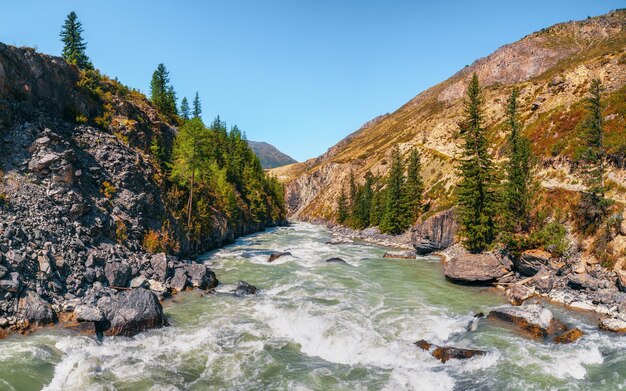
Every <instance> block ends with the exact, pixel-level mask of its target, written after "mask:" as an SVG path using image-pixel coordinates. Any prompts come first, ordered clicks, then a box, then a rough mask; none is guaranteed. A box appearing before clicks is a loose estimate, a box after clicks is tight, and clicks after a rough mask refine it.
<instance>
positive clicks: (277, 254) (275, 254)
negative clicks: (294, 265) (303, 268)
mask: <svg viewBox="0 0 626 391" xmlns="http://www.w3.org/2000/svg"><path fill="white" fill-rule="evenodd" d="M287 255H291V253H290V252H288V251H287V252H280V251H274V252H273V253H271V254H270V257H269V258H267V262H268V263H272V262H274V261H275V260H277V259H278V258H280V257H286V256H287Z"/></svg>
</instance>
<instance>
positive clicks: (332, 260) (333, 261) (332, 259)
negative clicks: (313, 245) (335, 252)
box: [325, 257, 348, 264]
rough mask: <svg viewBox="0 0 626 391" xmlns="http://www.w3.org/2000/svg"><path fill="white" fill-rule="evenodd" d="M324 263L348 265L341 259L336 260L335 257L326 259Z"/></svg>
mask: <svg viewBox="0 0 626 391" xmlns="http://www.w3.org/2000/svg"><path fill="white" fill-rule="evenodd" d="M325 262H328V263H344V264H348V262H346V261H344V260H343V259H341V258H337V257H333V258H329V259H327V260H326V261H325Z"/></svg>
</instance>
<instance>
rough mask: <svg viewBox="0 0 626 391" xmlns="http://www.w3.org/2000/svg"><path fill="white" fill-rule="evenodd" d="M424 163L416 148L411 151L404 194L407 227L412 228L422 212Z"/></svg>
mask: <svg viewBox="0 0 626 391" xmlns="http://www.w3.org/2000/svg"><path fill="white" fill-rule="evenodd" d="M421 169H422V163H421V159H420V155H419V152H418V151H417V149H416V148H413V149H411V154H410V155H409V164H408V168H407V172H406V183H405V186H404V192H403V197H404V198H403V201H404V210H405V213H406V217H405V218H406V221H405V225H407V226H410V225H411V224H413V223H414V222H415V220H416V219H417V217H418V216H419V214H420V212H421V210H422V198H423V195H422V193H423V192H424V183H423V181H422V175H421V173H420V171H421Z"/></svg>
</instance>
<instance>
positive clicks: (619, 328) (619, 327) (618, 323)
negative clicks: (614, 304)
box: [599, 318, 626, 333]
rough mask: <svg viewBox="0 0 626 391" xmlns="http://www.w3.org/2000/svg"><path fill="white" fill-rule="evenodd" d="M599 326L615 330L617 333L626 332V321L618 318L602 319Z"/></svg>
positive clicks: (603, 328)
mask: <svg viewBox="0 0 626 391" xmlns="http://www.w3.org/2000/svg"><path fill="white" fill-rule="evenodd" d="M599 327H600V328H601V329H602V330H608V331H613V332H616V333H626V321H623V320H620V319H616V318H605V319H602V320H600V324H599Z"/></svg>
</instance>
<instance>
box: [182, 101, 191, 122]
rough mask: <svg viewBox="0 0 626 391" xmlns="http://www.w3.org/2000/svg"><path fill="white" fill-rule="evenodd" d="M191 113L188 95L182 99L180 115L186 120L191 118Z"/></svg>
mask: <svg viewBox="0 0 626 391" xmlns="http://www.w3.org/2000/svg"><path fill="white" fill-rule="evenodd" d="M190 114H191V111H190V108H189V101H188V100H187V97H184V98H183V100H182V101H180V116H181V117H182V118H183V119H184V120H185V121H186V120H188V119H189V117H190Z"/></svg>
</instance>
